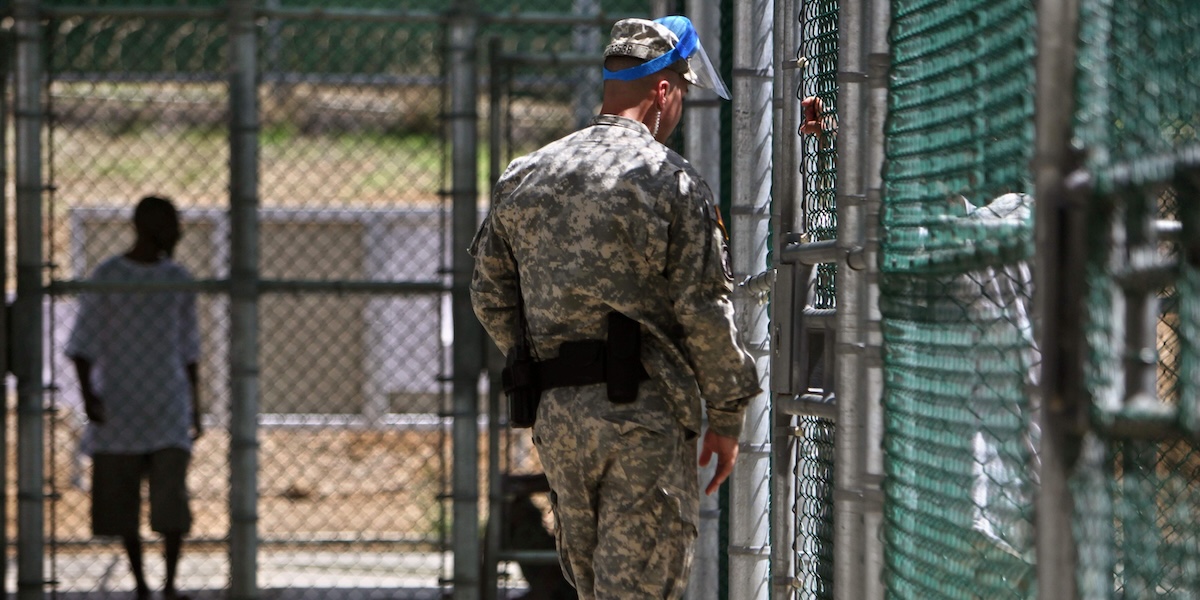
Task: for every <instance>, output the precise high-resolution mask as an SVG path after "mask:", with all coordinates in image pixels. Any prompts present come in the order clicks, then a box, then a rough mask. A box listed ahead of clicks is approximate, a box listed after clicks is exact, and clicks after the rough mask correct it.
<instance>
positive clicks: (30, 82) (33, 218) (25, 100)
mask: <svg viewBox="0 0 1200 600" xmlns="http://www.w3.org/2000/svg"><path fill="white" fill-rule="evenodd" d="M13 17H14V21H15V31H16V35H17V48H16V61H17V64H16V77H15V85H16V90H15V116H14V121H15V133H16V152H15V158H16V174H15V179H16V181H15V183H16V236H17V239H16V242H17V296H16V300H15V302H14V303H13V308H12V324H13V332H12V341H13V347H15V348H20V349H21V352H19V353H17V354H16V355H14V357H13V373H14V374H16V376H17V446H18V447H17V597H18V598H21V599H22V600H24V599H27V598H28V599H32V598H41V597H43V587H44V585H45V575H44V572H43V569H44V567H43V556H44V550H45V545H46V544H45V542H46V540H45V531H44V526H45V525H44V514H45V506H44V503H45V501H46V498H45V494H44V493H43V487H44V485H45V474H44V472H43V468H44V466H43V458H44V457H43V455H44V439H43V438H44V436H45V432H44V427H45V412H44V409H45V406H44V405H45V403H44V396H43V387H44V384H43V382H42V367H43V362H44V357H43V353H44V347H43V343H42V326H43V314H42V311H43V305H44V301H43V300H44V293H43V289H42V266H43V262H44V260H43V257H42V243H43V239H42V184H43V181H42V138H41V135H42V96H41V93H42V68H43V67H42V62H43V59H42V26H41V22H40V20H39V17H38V2H37V0H18V1H15V2H13Z"/></svg>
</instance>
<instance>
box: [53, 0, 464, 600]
mask: <svg viewBox="0 0 1200 600" xmlns="http://www.w3.org/2000/svg"><path fill="white" fill-rule="evenodd" d="M212 6H218V3H213V4H212ZM131 8H133V9H137V8H144V9H147V10H146V12H145V13H140V12H139V11H137V10H130V11H127V12H121V11H114V12H113V13H111V14H70V13H69V12H68V11H67V10H66V9H64V10H61V11H55V10H50V11H49V14H50V15H52V16H51V17H50V18H49V19H48V20H47V21H46V23H45V29H44V31H45V48H46V55H47V61H46V64H47V72H46V95H45V103H46V111H47V116H48V118H47V119H46V124H47V129H48V131H49V135H48V137H47V144H46V148H45V151H46V164H47V180H48V181H47V183H48V184H49V190H50V192H49V193H48V194H47V196H48V198H49V201H48V205H47V211H46V215H47V222H48V223H47V230H48V231H49V232H50V239H49V242H48V248H47V258H48V259H49V262H50V264H52V265H54V266H55V269H54V270H53V271H52V273H51V279H52V283H51V285H52V286H53V285H55V283H57V282H59V281H69V280H83V279H88V278H89V277H91V274H94V273H97V271H96V269H97V265H99V264H101V263H102V262H103V261H105V260H106V259H109V257H113V256H123V257H124V258H120V259H116V262H109V263H105V264H109V265H118V266H121V267H127V266H128V265H127V264H125V263H133V262H136V260H134V261H131V260H130V258H129V257H131V256H133V251H131V250H130V249H131V248H133V247H134V228H133V227H132V225H131V219H130V217H131V215H132V207H133V204H134V202H135V201H136V200H137V199H138V198H139V197H140V196H143V195H146V194H150V193H156V194H162V195H165V196H168V197H170V198H172V199H173V200H174V201H175V204H176V205H177V206H178V208H179V209H180V217H181V221H182V229H183V233H184V236H183V241H182V243H181V244H180V245H179V248H178V251H177V252H176V253H175V257H174V258H175V260H176V261H177V262H178V263H179V264H180V265H182V266H183V267H185V268H186V269H187V270H188V271H190V272H191V274H192V275H193V276H194V278H195V280H196V283H195V284H194V285H193V286H192V287H191V289H190V291H191V292H197V291H203V290H205V289H211V285H210V284H207V282H213V281H220V280H226V279H228V278H229V277H230V272H229V266H228V265H229V252H230V250H229V246H228V244H229V236H230V228H231V224H230V223H229V221H228V219H229V216H228V210H227V209H228V200H227V198H228V191H227V190H228V189H229V186H230V180H229V174H228V173H229V167H228V165H229V164H230V150H229V141H228V139H229V138H228V133H227V131H228V122H229V108H228V105H229V99H228V94H227V91H226V82H225V73H226V65H227V62H228V60H229V59H228V56H227V52H228V46H227V42H228V38H229V33H228V31H227V24H226V22H225V18H224V14H223V13H220V14H213V15H212V16H211V17H206V16H204V15H203V14H199V15H197V14H184V15H180V16H178V17H176V16H171V15H169V14H168V15H163V16H160V17H157V18H156V16H155V15H154V14H153V11H151V10H149V9H151V8H152V7H148V6H135V7H131ZM277 8H279V9H281V10H286V9H288V8H293V7H290V6H284V5H282V4H280V5H279V6H278V7H277ZM315 16H317V15H315V14H313V15H305V14H301V13H297V15H296V16H295V17H294V18H293V17H289V16H286V15H275V16H272V17H269V18H263V19H262V20H261V21H260V22H259V23H258V27H259V31H258V32H257V33H258V36H259V40H260V47H259V56H258V57H257V64H258V68H259V72H258V75H257V79H258V80H259V81H260V85H259V88H258V99H259V119H260V121H259V131H258V136H257V137H258V148H259V152H260V156H259V162H258V164H259V169H260V172H259V190H260V196H259V202H260V207H261V208H260V209H259V211H258V219H259V224H258V228H259V236H260V237H259V241H260V246H259V249H258V251H259V257H260V258H259V265H260V266H259V273H258V277H260V278H261V279H262V280H264V281H270V282H274V285H275V289H276V291H274V292H272V293H265V294H263V295H262V296H261V299H260V301H259V304H258V319H259V321H258V327H259V331H260V336H259V338H258V353H259V357H260V358H259V360H258V365H259V369H260V370H259V374H258V375H259V378H260V381H261V386H260V395H259V398H258V402H259V413H260V414H259V418H258V423H259V428H258V436H257V437H258V440H257V441H258V448H257V453H256V455H257V457H258V471H257V475H258V501H257V519H258V520H257V526H258V531H259V532H260V534H259V538H260V545H261V546H260V548H261V550H260V552H259V565H260V566H259V569H258V584H259V585H260V586H261V587H263V588H267V589H272V588H288V589H306V590H308V593H310V594H312V593H317V594H320V593H322V590H325V589H336V588H343V589H342V593H345V589H344V588H348V587H349V588H356V589H359V590H363V591H364V592H363V593H365V592H366V591H368V590H371V589H376V588H396V587H416V588H426V589H435V588H437V587H438V585H439V577H442V576H443V575H444V573H445V561H444V559H443V558H442V554H441V552H442V550H444V549H445V548H446V544H447V542H446V535H447V527H448V522H447V518H446V514H445V504H444V502H442V500H441V498H442V497H443V496H444V495H445V494H446V493H447V491H448V480H447V472H448V464H449V462H448V460H449V458H448V452H450V449H449V448H448V447H447V442H446V439H445V428H444V425H446V423H447V422H448V421H447V419H446V418H444V417H442V416H441V415H442V414H443V413H444V412H446V411H445V408H444V406H443V403H444V396H445V384H444V383H443V381H444V380H445V378H446V377H445V373H446V372H447V367H446V364H445V362H446V353H447V349H448V347H449V343H450V340H449V339H448V336H447V335H446V332H445V328H444V327H443V325H442V323H443V314H444V311H445V307H444V304H445V302H446V301H445V295H444V294H441V293H420V294H408V293H402V292H401V290H400V289H399V288H400V287H402V285H403V284H408V283H425V284H429V287H431V288H435V287H440V283H439V282H440V280H441V273H442V272H443V271H444V268H445V267H444V265H445V263H446V255H445V251H444V250H443V249H444V248H445V239H446V225H445V221H446V218H445V212H446V208H447V207H446V204H445V203H444V202H443V199H442V197H441V195H440V192H441V189H442V187H443V185H444V182H445V173H444V162H445V159H444V156H445V149H444V146H445V145H444V142H443V141H442V135H441V129H440V128H441V120H440V112H441V110H442V108H441V107H442V106H443V105H444V99H443V91H442V84H441V81H442V79H441V76H442V72H443V70H444V67H443V64H442V60H443V59H442V54H441V53H440V48H441V46H442V44H443V42H442V28H441V26H440V25H439V24H438V23H437V22H432V21H431V22H416V23H407V22H402V21H401V20H399V19H397V18H394V17H393V18H378V19H377V18H372V17H371V16H370V15H361V16H357V17H355V16H352V15H350V14H347V15H346V16H345V18H342V19H338V20H323V19H319V18H314V17H315ZM138 268H141V267H133V268H131V269H132V271H133V272H134V274H126V275H117V277H123V276H125V277H128V283H129V284H130V285H132V286H138V285H140V284H139V282H151V285H153V283H152V282H153V281H154V277H153V276H152V275H150V274H147V275H146V278H145V279H143V278H141V274H140V273H138ZM127 270H128V269H127ZM110 275H111V274H110V273H109V270H107V269H104V268H102V270H101V271H100V272H99V273H98V274H97V277H105V276H110ZM366 283H370V284H375V287H374V288H372V289H371V290H369V291H367V292H366V293H362V292H361V291H360V290H354V289H350V288H352V287H353V286H355V285H356V284H366ZM89 285H90V284H89V283H80V284H78V285H76V286H74V288H73V289H74V290H76V291H78V292H81V293H83V296H82V298H84V299H85V302H86V299H87V298H89V297H100V298H104V297H108V298H109V300H110V301H113V302H111V303H116V304H121V303H136V302H138V301H139V300H138V298H139V295H137V294H135V295H132V296H126V295H121V296H118V298H119V299H114V298H112V294H107V293H105V292H104V291H102V290H94V289H92V288H91V287H89ZM145 295H146V294H142V295H141V296H145ZM79 299H80V296H77V295H68V294H62V295H57V294H56V295H54V296H53V303H52V304H53V313H52V314H53V315H54V318H53V319H52V320H51V329H52V331H53V332H54V339H55V340H56V341H58V340H66V339H67V338H68V336H69V335H70V332H71V331H72V330H73V329H78V326H77V325H76V321H77V320H82V319H83V318H84V315H83V314H82V313H80V312H79V306H80V303H79ZM197 312H198V314H199V331H201V332H203V334H202V343H201V348H202V349H203V351H202V352H201V354H200V355H199V360H198V367H199V368H198V371H199V373H200V377H199V382H200V385H199V390H200V393H199V398H200V406H201V411H202V422H203V423H204V425H205V433H204V435H203V436H202V437H200V438H199V439H198V440H197V441H196V443H195V446H194V449H193V454H192V457H193V458H192V461H191V465H190V467H189V468H188V473H187V484H188V491H189V492H190V496H191V502H190V504H191V510H192V513H193V523H194V524H193V525H192V527H191V532H190V535H189V536H188V540H187V543H186V550H185V556H186V560H185V561H184V562H183V564H182V567H181V571H180V573H179V576H178V577H179V581H178V585H179V586H180V587H181V588H182V589H195V590H205V589H217V590H219V589H222V588H224V587H225V585H226V584H227V578H228V572H229V565H228V560H229V558H228V548H227V544H228V537H227V536H228V531H229V528H230V519H229V501H228V497H229V493H230V487H229V486H230V478H231V475H230V470H229V457H230V456H231V453H230V444H231V437H230V435H229V434H228V429H227V427H228V424H229V420H230V407H229V396H228V389H227V384H226V382H227V381H228V380H229V372H230V357H229V352H230V348H229V339H230V336H229V333H230V331H229V328H230V321H229V317H228V314H229V313H228V301H227V298H226V297H225V296H224V295H222V294H211V293H206V294H203V295H202V296H201V297H200V299H199V301H198V303H197ZM97 318H100V319H109V320H112V319H117V318H119V317H118V316H116V315H115V314H114V313H107V312H102V313H100V314H99V315H97ZM73 326H74V327H73ZM126 327H133V325H127V326H126ZM150 347H153V345H152V344H151V340H147V339H134V340H125V341H122V342H120V343H119V344H117V345H105V346H101V348H102V349H101V350H98V352H99V354H98V355H95V356H91V357H90V358H91V359H92V360H93V362H95V363H96V364H95V368H96V369H97V371H98V372H97V373H93V375H94V378H97V379H100V380H101V381H103V382H104V388H98V390H97V393H98V394H99V395H100V396H102V397H104V400H105V402H106V403H108V404H109V405H110V406H109V410H110V413H112V414H113V415H114V418H113V419H112V421H111V422H109V423H106V424H105V425H102V426H100V428H99V429H98V431H101V432H102V431H103V429H104V428H117V427H121V426H125V422H124V421H123V420H122V419H117V418H115V415H117V413H118V411H117V410H116V408H115V406H112V405H116V404H118V403H125V402H128V403H131V404H132V403H134V402H136V401H138V397H139V394H141V393H142V392H139V391H137V390H131V391H129V392H127V394H128V395H129V397H127V398H126V397H117V395H118V392H117V391H115V390H114V385H113V382H112V381H111V377H112V376H113V374H114V373H120V372H123V371H118V370H117V369H119V368H125V369H128V371H124V372H126V373H127V374H128V375H129V376H135V375H140V376H142V377H144V378H145V379H147V380H149V381H157V379H158V378H159V376H158V375H156V374H155V371H154V367H153V364H154V363H153V361H150V360H149V358H148V357H142V358H141V359H138V360H142V361H145V362H144V363H141V362H136V361H135V362H134V364H128V365H124V366H123V367H120V366H117V364H116V363H117V362H118V361H114V360H113V359H112V357H111V355H112V354H116V353H123V354H127V355H128V356H130V357H136V356H137V354H138V353H139V352H143V351H145V349H146V348H150ZM68 348H69V347H64V346H61V345H58V344H53V345H51V347H50V348H49V355H50V357H51V359H52V363H51V364H52V365H54V376H53V382H54V386H55V389H56V390H58V392H57V393H56V394H54V396H53V402H54V403H55V404H56V405H57V408H58V411H57V413H56V419H55V431H56V433H55V434H54V435H53V436H51V437H50V438H49V439H48V443H50V444H53V452H52V455H53V456H55V457H56V460H55V461H54V463H53V465H52V467H51V471H50V477H49V481H50V482H51V487H52V489H54V490H55V493H56V495H55V496H54V499H55V502H54V504H53V512H52V514H53V517H54V518H53V521H54V526H53V528H52V530H51V535H50V543H51V544H53V545H54V546H55V547H56V548H58V550H56V553H55V556H56V557H57V560H56V563H55V566H54V571H53V572H52V573H50V574H49V575H50V577H52V578H53V579H54V580H55V581H57V582H58V585H57V586H56V589H57V590H58V591H59V592H61V593H82V594H87V595H89V596H91V595H96V594H102V593H105V592H109V591H113V590H120V589H129V588H131V587H132V586H133V578H132V577H131V576H130V575H129V574H128V573H127V571H126V569H127V564H128V563H127V561H125V560H124V558H123V551H122V549H121V546H120V545H119V544H117V543H116V540H115V539H114V538H99V539H94V538H93V537H92V535H91V533H92V530H91V526H90V520H91V519H90V517H89V506H90V505H91V503H92V502H96V501H98V500H97V499H96V496H95V492H96V485H95V484H94V483H93V477H92V475H93V473H92V464H93V461H92V460H89V459H88V457H86V456H82V455H81V454H80V452H81V449H80V447H79V444H78V441H79V438H80V437H84V438H87V437H93V435H92V434H89V433H86V426H85V425H84V422H85V419H84V414H83V413H84V410H83V408H84V406H83V405H84V402H83V400H82V399H81V397H80V394H79V393H78V390H79V389H80V387H79V382H78V381H77V380H76V378H75V377H74V369H73V368H72V367H71V366H70V365H69V364H68V361H67V360H66V358H65V356H64V351H65V350H66V349H68ZM142 369H144V370H142ZM105 388H106V390H107V393H105ZM144 393H145V394H149V395H154V394H155V393H157V391H156V390H145V392H144ZM106 396H107V397H106ZM147 426H148V427H154V425H147ZM93 427H94V426H93ZM101 435H102V434H99V433H98V434H96V435H95V436H94V437H97V438H99V437H101ZM110 437H111V436H110ZM120 437H127V435H126V434H121V436H120ZM92 450H93V451H94V452H97V453H108V452H120V451H122V450H123V448H122V447H121V446H120V444H117V445H108V446H105V445H103V444H101V445H97V446H95V447H94V448H93V449H92ZM155 509H156V510H158V508H157V507H155ZM168 527H170V525H168ZM141 534H142V535H143V537H146V538H148V539H155V538H154V537H151V532H150V530H149V525H148V524H146V523H143V525H142V529H141ZM103 540H111V543H103ZM68 549H69V551H68ZM158 554H159V552H158V548H157V546H151V547H149V548H148V549H147V554H146V557H147V561H148V562H147V570H148V571H149V573H148V575H149V583H150V584H151V585H152V586H158V585H160V584H161V577H162V576H163V571H164V565H162V563H161V561H159V560H158Z"/></svg>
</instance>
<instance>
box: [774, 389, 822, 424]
mask: <svg viewBox="0 0 1200 600" xmlns="http://www.w3.org/2000/svg"><path fill="white" fill-rule="evenodd" d="M775 408H776V410H778V411H779V412H781V413H783V414H785V415H792V416H795V417H805V416H813V417H820V418H822V419H829V420H830V421H836V420H837V413H838V409H837V397H835V396H834V395H833V394H828V395H825V396H822V395H820V394H801V395H799V396H795V397H792V398H777V399H776V400H775Z"/></svg>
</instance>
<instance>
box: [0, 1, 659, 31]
mask: <svg viewBox="0 0 1200 600" xmlns="http://www.w3.org/2000/svg"><path fill="white" fill-rule="evenodd" d="M4 12H11V11H4ZM38 12H39V14H41V15H42V16H43V17H47V18H52V19H65V18H70V17H92V18H96V17H112V18H126V19H181V20H182V19H214V20H215V19H224V18H226V17H227V16H228V12H229V11H228V10H227V9H226V8H225V7H221V6H211V7H210V6H102V5H97V6H85V5H78V6H41V7H39V11H38ZM0 14H3V13H0ZM254 16H255V18H259V19H262V18H267V19H287V20H304V21H369V22H375V23H399V24H405V25H411V24H416V23H422V24H429V23H433V24H439V23H445V22H449V21H450V20H452V19H455V18H457V15H456V14H455V13H454V12H453V11H433V10H412V9H406V8H397V9H372V8H329V7H319V6H316V7H274V8H259V9H257V10H255V11H254ZM633 16H645V15H633V14H628V15H624V14H608V13H604V12H597V13H595V14H590V15H588V14H581V15H573V14H569V13H551V12H518V11H515V10H514V11H512V12H498V13H477V14H476V15H475V18H476V19H478V21H479V22H480V23H483V24H503V25H564V26H577V25H594V26H597V27H608V26H611V25H612V24H613V23H614V22H616V21H618V20H620V19H622V18H624V17H633Z"/></svg>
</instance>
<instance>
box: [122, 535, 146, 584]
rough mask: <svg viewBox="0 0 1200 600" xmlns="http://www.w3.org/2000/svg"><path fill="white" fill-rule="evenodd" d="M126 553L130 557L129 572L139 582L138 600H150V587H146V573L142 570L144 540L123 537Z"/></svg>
mask: <svg viewBox="0 0 1200 600" xmlns="http://www.w3.org/2000/svg"><path fill="white" fill-rule="evenodd" d="M121 541H122V542H124V544H125V553H126V554H128V555H129V570H130V571H132V572H133V579H134V581H136V582H137V598H138V600H150V586H148V585H146V572H145V570H143V568H142V540H141V538H139V537H138V536H136V535H133V536H123V537H122V538H121Z"/></svg>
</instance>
